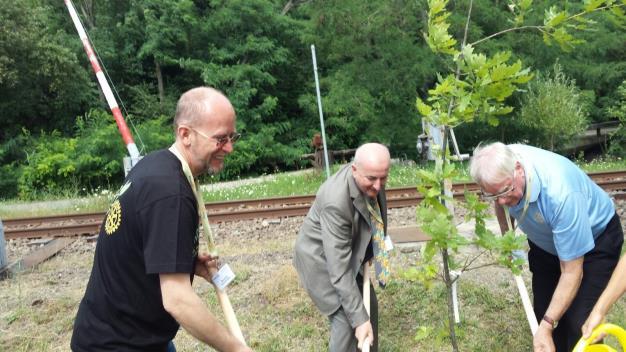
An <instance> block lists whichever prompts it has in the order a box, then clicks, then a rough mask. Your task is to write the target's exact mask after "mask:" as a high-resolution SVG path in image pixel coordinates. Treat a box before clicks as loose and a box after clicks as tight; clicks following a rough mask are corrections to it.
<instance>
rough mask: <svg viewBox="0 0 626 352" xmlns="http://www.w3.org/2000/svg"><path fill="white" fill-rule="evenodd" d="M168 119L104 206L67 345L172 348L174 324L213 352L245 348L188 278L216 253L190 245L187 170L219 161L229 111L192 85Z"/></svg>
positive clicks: (203, 272)
mask: <svg viewBox="0 0 626 352" xmlns="http://www.w3.org/2000/svg"><path fill="white" fill-rule="evenodd" d="M174 126H175V134H176V142H175V143H174V145H173V146H172V148H170V150H159V151H156V152H153V153H151V154H149V155H147V156H146V157H144V158H143V159H142V160H141V161H140V162H139V163H138V164H137V165H136V166H135V167H134V168H133V169H132V170H131V172H130V173H129V174H128V176H127V178H126V180H125V182H124V185H123V186H122V187H121V188H120V190H119V192H118V193H117V195H116V197H115V199H114V201H113V202H112V203H111V205H110V207H109V210H108V212H107V215H106V219H105V221H104V222H103V224H102V227H101V229H100V235H99V237H98V242H97V245H96V252H95V256H94V263H93V269H92V271H91V277H90V278H89V283H88V284H87V289H86V291H85V296H84V298H83V300H82V301H81V303H80V306H79V309H78V314H77V316H76V320H75V322H74V333H73V335H72V342H71V348H72V350H74V351H167V350H168V349H169V350H172V349H173V344H172V342H171V341H172V339H173V338H174V336H175V335H176V332H177V331H178V328H179V325H182V327H183V328H185V329H186V330H187V331H188V332H189V333H190V334H192V335H193V336H194V337H196V338H197V339H199V340H201V341H203V342H204V343H206V344H208V345H210V346H212V347H214V348H215V349H217V350H219V351H250V349H249V348H248V347H246V346H245V345H244V344H242V343H241V342H239V341H238V340H237V339H236V338H235V337H234V336H233V335H232V334H230V333H229V332H228V330H227V329H226V328H224V327H223V326H222V325H221V324H220V323H219V321H218V320H217V319H216V318H215V317H214V316H213V314H211V312H210V311H209V310H208V308H207V307H206V305H205V304H204V303H203V302H202V300H201V299H200V297H199V296H198V295H197V294H196V293H195V292H194V290H193V288H192V286H191V284H192V280H193V276H194V274H195V275H198V276H201V277H203V278H205V279H206V280H207V281H209V282H210V275H209V269H211V270H213V269H215V267H216V261H215V258H212V257H210V256H209V255H206V254H199V253H198V239H199V233H198V216H199V215H198V205H197V199H196V196H195V194H194V188H193V186H192V184H191V183H190V179H193V178H195V177H197V176H198V175H201V174H203V173H207V172H210V173H216V172H219V171H220V170H221V169H222V167H223V164H224V157H225V156H226V155H227V154H229V153H231V152H232V151H233V143H234V142H235V141H236V140H237V139H238V137H239V134H237V133H236V132H235V111H234V109H233V107H232V105H231V104H230V102H229V101H228V99H227V98H226V97H225V96H224V95H223V94H222V93H220V92H218V91H217V90H215V89H212V88H207V87H200V88H194V89H192V90H190V91H188V92H186V93H185V94H183V95H182V96H181V98H180V100H179V101H178V105H177V108H176V116H175V118H174ZM191 182H193V181H191ZM198 191H199V190H198Z"/></svg>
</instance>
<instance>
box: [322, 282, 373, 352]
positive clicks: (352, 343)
mask: <svg viewBox="0 0 626 352" xmlns="http://www.w3.org/2000/svg"><path fill="white" fill-rule="evenodd" d="M357 283H358V285H359V291H361V290H362V289H363V279H362V278H361V275H358V276H357ZM361 294H363V292H361ZM328 322H329V323H330V342H329V345H328V350H329V351H330V352H354V351H358V349H357V340H356V337H355V336H354V330H355V329H354V328H352V326H351V325H350V321H349V320H348V316H347V315H346V313H345V312H344V310H343V308H342V307H339V309H337V311H335V312H334V313H333V314H331V315H329V316H328ZM370 322H371V323H372V329H373V330H374V345H373V346H372V347H371V348H370V351H372V352H377V351H378V301H377V300H376V292H374V287H373V286H372V285H371V284H370Z"/></svg>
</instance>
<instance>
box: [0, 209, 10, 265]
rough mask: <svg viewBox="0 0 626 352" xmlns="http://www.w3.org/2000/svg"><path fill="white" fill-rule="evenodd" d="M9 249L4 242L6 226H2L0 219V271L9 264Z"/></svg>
mask: <svg viewBox="0 0 626 352" xmlns="http://www.w3.org/2000/svg"><path fill="white" fill-rule="evenodd" d="M7 264H8V263H7V251H6V249H5V243H4V227H3V226H2V220H1V219H0V271H1V270H2V269H3V268H4V267H5V266H7Z"/></svg>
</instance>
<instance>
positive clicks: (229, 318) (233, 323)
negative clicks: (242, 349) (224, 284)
mask: <svg viewBox="0 0 626 352" xmlns="http://www.w3.org/2000/svg"><path fill="white" fill-rule="evenodd" d="M215 291H217V299H218V300H219V302H220V306H221V307H222V311H223V312H224V319H226V325H227V326H228V330H229V331H230V333H231V334H233V336H235V337H236V338H237V340H239V341H241V343H243V344H244V345H246V346H247V344H246V340H245V339H244V337H243V333H242V332H241V328H240V327H239V322H238V321H237V316H235V311H234V310H233V306H232V305H231V304H230V299H229V298H228V295H227V294H226V292H225V291H222V290H220V289H219V288H217V287H216V288H215Z"/></svg>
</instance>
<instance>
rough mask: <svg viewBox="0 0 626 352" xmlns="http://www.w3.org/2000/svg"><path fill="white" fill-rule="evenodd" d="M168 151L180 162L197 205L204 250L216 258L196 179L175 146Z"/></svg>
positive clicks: (215, 249)
mask: <svg viewBox="0 0 626 352" xmlns="http://www.w3.org/2000/svg"><path fill="white" fill-rule="evenodd" d="M169 151H170V152H172V153H173V154H174V155H176V157H177V158H178V160H180V164H181V165H182V167H183V173H184V174H185V177H186V178H187V181H188V182H189V185H190V186H191V190H192V191H193V194H194V196H195V197H196V202H197V204H198V217H199V218H200V223H201V224H202V232H203V233H204V237H205V239H206V248H205V250H206V251H207V252H208V254H210V255H212V256H216V255H217V248H215V241H214V240H213V232H211V225H209V217H208V215H207V213H206V208H205V207H204V201H203V200H202V191H201V190H200V184H199V183H198V179H196V178H194V177H193V174H192V173H191V169H190V168H189V164H188V163H187V160H185V158H183V156H182V154H181V153H180V151H179V150H178V148H176V144H172V146H171V147H170V149H169Z"/></svg>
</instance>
